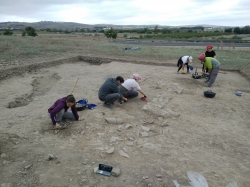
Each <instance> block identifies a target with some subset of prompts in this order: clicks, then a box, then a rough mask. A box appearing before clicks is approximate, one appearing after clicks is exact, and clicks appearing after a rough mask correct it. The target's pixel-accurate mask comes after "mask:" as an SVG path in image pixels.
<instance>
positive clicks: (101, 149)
mask: <svg viewBox="0 0 250 187" xmlns="http://www.w3.org/2000/svg"><path fill="white" fill-rule="evenodd" d="M96 149H97V150H100V151H103V150H104V148H103V147H98V148H96Z"/></svg>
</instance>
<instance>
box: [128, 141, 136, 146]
mask: <svg viewBox="0 0 250 187" xmlns="http://www.w3.org/2000/svg"><path fill="white" fill-rule="evenodd" d="M126 144H127V145H129V146H132V145H134V142H132V141H127V142H126Z"/></svg>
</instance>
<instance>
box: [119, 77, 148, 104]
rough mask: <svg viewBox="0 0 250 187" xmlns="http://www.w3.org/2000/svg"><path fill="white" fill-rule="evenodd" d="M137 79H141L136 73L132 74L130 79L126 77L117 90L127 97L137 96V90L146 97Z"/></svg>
mask: <svg viewBox="0 0 250 187" xmlns="http://www.w3.org/2000/svg"><path fill="white" fill-rule="evenodd" d="M139 80H141V77H140V75H138V74H136V73H135V74H133V78H132V79H127V80H125V82H124V83H122V84H121V85H120V86H119V90H120V92H121V94H122V95H123V96H124V97H126V98H128V99H131V98H134V97H137V96H138V94H139V93H138V92H140V93H141V94H142V95H144V97H145V98H147V96H146V95H145V93H144V92H143V91H142V89H141V87H140V85H139V83H138V82H139Z"/></svg>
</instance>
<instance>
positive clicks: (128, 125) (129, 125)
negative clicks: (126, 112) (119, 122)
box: [125, 124, 133, 129]
mask: <svg viewBox="0 0 250 187" xmlns="http://www.w3.org/2000/svg"><path fill="white" fill-rule="evenodd" d="M132 127H133V126H132V125H131V124H127V125H125V129H129V128H132Z"/></svg>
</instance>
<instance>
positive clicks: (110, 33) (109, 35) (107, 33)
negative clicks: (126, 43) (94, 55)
mask: <svg viewBox="0 0 250 187" xmlns="http://www.w3.org/2000/svg"><path fill="white" fill-rule="evenodd" d="M104 35H105V36H106V37H107V38H113V39H116V37H117V32H116V31H115V30H114V29H113V28H111V29H108V30H106V31H105V32H104Z"/></svg>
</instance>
